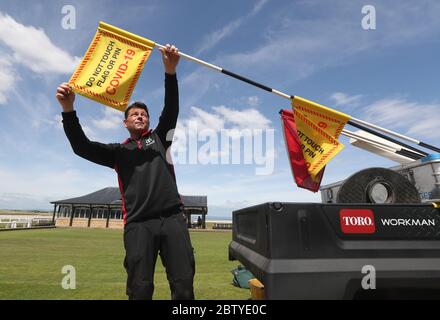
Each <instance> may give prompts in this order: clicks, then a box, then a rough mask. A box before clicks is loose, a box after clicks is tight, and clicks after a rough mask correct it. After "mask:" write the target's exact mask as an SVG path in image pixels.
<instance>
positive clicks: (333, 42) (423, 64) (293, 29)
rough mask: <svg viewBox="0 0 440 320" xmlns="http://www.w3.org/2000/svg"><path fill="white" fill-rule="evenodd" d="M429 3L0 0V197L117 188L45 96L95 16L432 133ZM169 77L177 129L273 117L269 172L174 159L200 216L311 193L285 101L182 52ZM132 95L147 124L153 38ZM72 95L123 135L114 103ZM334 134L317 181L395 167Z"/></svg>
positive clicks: (91, 118) (414, 131)
mask: <svg viewBox="0 0 440 320" xmlns="http://www.w3.org/2000/svg"><path fill="white" fill-rule="evenodd" d="M64 5H71V6H73V7H74V8H75V13H76V28H75V29H74V30H65V29H63V28H62V25H61V21H62V19H63V17H64V16H65V15H64V14H63V13H62V8H63V6H64ZM364 5H372V6H374V8H375V9H376V29H375V30H364V29H363V28H362V25H361V22H362V19H363V17H364V15H363V14H362V7H363V6H364ZM439 15H440V3H439V2H438V1H434V0H433V1H417V2H416V1H370V0H368V1H348V0H347V1H334V2H330V1H313V0H312V1H276V0H267V1H266V0H256V1H250V0H249V1H244V0H242V1H229V0H228V1H226V0H225V1H164V0H161V1H125V2H121V1H93V2H90V1H24V0H23V1H12V0H11V1H9V0H2V1H1V3H0V141H1V142H2V147H1V151H0V181H1V182H2V183H1V184H0V208H8V209H50V208H51V206H50V204H49V201H51V200H58V199H63V198H68V197H73V196H80V195H83V194H86V193H89V192H93V191H95V190H97V189H100V188H103V187H107V186H117V178H116V174H115V172H114V171H112V170H110V169H108V168H105V167H100V166H98V165H95V164H92V163H89V162H87V161H86V160H83V159H81V158H79V157H77V156H75V155H74V154H73V153H72V151H71V148H70V145H69V144H68V141H67V139H66V137H65V135H64V133H63V131H62V127H61V124H60V119H61V117H60V110H61V109H60V107H59V105H58V103H57V102H56V100H55V97H54V95H55V89H56V87H57V85H58V84H59V83H60V82H63V81H67V80H68V79H69V78H70V76H71V75H72V73H73V70H74V68H75V66H76V64H77V63H78V61H79V59H80V58H81V57H82V55H83V54H84V53H85V50H86V49H87V47H88V45H89V44H90V41H91V39H92V37H93V35H94V33H95V31H96V28H97V25H98V22H99V21H100V20H102V21H105V22H107V23H110V24H113V25H116V26H118V27H121V28H123V29H126V30H128V31H131V32H133V33H136V34H138V35H141V36H144V37H147V38H149V39H152V40H154V41H157V42H158V43H161V44H166V43H174V44H176V46H178V47H179V49H180V50H181V51H182V52H185V53H187V54H190V55H194V56H196V57H198V58H200V59H203V60H205V61H208V62H211V63H214V64H216V65H219V66H221V67H223V68H225V69H228V70H231V71H233V72H236V73H238V74H241V75H243V76H246V77H248V78H251V79H254V80H256V81H259V82H261V83H263V84H265V85H267V86H269V87H273V88H275V89H278V90H280V91H282V92H285V93H288V94H293V95H300V96H302V97H305V98H308V99H310V100H313V101H316V102H319V103H322V104H324V105H327V106H329V107H333V108H335V109H337V110H339V111H343V112H346V113H348V114H350V115H352V116H353V117H356V118H358V119H363V120H366V121H370V122H373V123H375V124H378V125H382V126H384V127H386V128H389V129H392V130H395V131H397V132H400V133H403V134H407V135H409V136H411V137H414V138H417V139H420V140H423V141H425V142H428V143H431V144H434V145H436V144H437V145H440V143H439V141H440V139H439V138H440V130H438V124H437V119H436V116H437V115H438V113H439V111H440V99H439V96H438V92H439V88H438V86H439V83H440V82H439V75H438V67H439V61H438V56H439V52H440V50H439V49H440V41H439V40H438V39H440V37H439V35H440V20H439V19H438V16H439ZM178 79H179V85H180V104H181V111H180V115H179V127H180V128H182V129H185V130H186V129H188V128H189V123H190V121H193V122H195V123H197V124H198V126H199V128H201V129H203V128H210V129H213V130H217V131H218V132H219V131H220V130H221V129H263V130H270V129H272V130H274V131H273V132H274V139H273V141H274V145H273V151H274V154H275V160H274V161H275V162H274V166H273V172H272V173H271V174H269V175H257V174H256V169H257V168H258V166H259V165H258V164H256V163H251V164H243V163H241V164H224V165H219V164H212V163H211V164H200V163H199V164H188V163H177V164H176V173H177V180H178V186H179V191H180V192H181V193H182V194H188V195H190V194H193V195H207V196H208V204H209V210H210V211H209V214H211V215H216V216H230V214H231V212H232V211H233V210H235V209H239V208H243V207H246V206H249V205H253V204H258V203H262V202H266V201H290V202H319V201H320V194H319V193H316V194H314V193H311V192H308V191H305V190H302V189H299V188H297V187H296V185H295V184H294V182H293V178H292V175H291V171H290V167H289V164H288V160H287V155H286V152H285V146H284V142H283V137H282V132H281V124H280V120H279V115H278V111H279V109H281V108H288V107H289V102H288V101H287V100H285V99H283V98H280V97H278V96H275V95H273V94H270V93H267V92H265V91H262V90H259V89H257V88H255V87H252V86H249V85H247V84H244V83H241V82H239V81H237V80H235V79H232V78H229V77H227V76H225V75H222V74H219V73H216V72H214V71H212V70H209V69H206V68H204V67H201V66H199V65H197V64H195V63H193V62H189V61H185V60H184V59H181V61H180V64H179V67H178ZM132 100H133V101H134V100H142V101H145V102H146V103H147V105H148V106H149V108H150V114H151V122H152V126H153V127H154V126H155V125H156V124H157V119H158V116H159V114H160V111H161V109H162V106H163V67H162V62H161V60H160V54H159V52H158V51H157V50H155V51H154V52H153V53H152V54H151V56H150V59H149V60H148V61H147V63H146V65H145V67H144V71H143V73H142V75H141V77H140V79H139V82H138V84H137V86H136V89H135V91H134V93H133V96H132ZM75 106H76V110H77V112H78V115H79V118H80V121H81V123H82V125H83V127H84V128H85V130H86V133H87V134H88V135H89V137H90V138H91V139H96V140H98V141H102V142H120V141H123V140H124V139H125V138H126V137H127V132H126V130H125V129H124V128H123V126H122V113H118V112H115V111H113V110H112V109H110V108H108V107H105V106H103V105H100V104H97V103H95V102H92V101H91V100H87V99H85V98H83V97H81V96H78V95H77V97H76V103H75ZM349 129H351V128H349ZM188 130H189V129H188ZM265 132H266V131H265ZM340 140H341V142H342V143H343V144H344V145H345V146H346V148H345V149H344V150H343V151H342V152H341V153H340V154H338V155H337V156H336V158H335V159H334V160H332V161H331V162H330V163H329V164H328V166H327V169H326V172H325V176H324V179H323V184H328V183H331V182H335V181H338V180H341V179H344V178H346V177H347V176H349V175H351V174H353V173H354V172H356V171H358V170H360V169H363V168H368V167H375V166H381V167H390V166H394V165H396V163H395V162H392V161H390V160H387V159H384V158H382V157H379V156H377V155H375V154H371V153H368V152H366V151H364V150H361V149H358V148H355V147H353V146H351V145H350V144H349V141H348V139H347V138H345V137H341V139H340ZM200 145H203V143H202V142H200ZM200 145H199V147H200ZM239 150H241V151H243V149H242V148H241V149H240V148H239ZM211 156H215V155H214V154H211Z"/></svg>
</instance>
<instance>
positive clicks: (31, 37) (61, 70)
mask: <svg viewBox="0 0 440 320" xmlns="http://www.w3.org/2000/svg"><path fill="white" fill-rule="evenodd" d="M0 41H1V42H3V43H4V44H5V45H6V46H7V47H8V48H9V49H10V50H12V58H13V60H14V62H15V63H19V64H22V65H24V66H26V67H28V68H29V69H31V70H32V71H34V72H36V73H42V74H43V73H55V74H66V73H71V72H73V70H74V69H75V67H76V65H77V64H78V63H79V61H80V58H78V57H72V56H71V55H70V54H69V53H68V52H66V51H64V50H63V49H60V48H58V47H57V46H56V45H54V44H53V43H52V41H51V40H50V39H49V37H48V36H47V35H46V33H45V32H44V30H43V29H37V28H35V27H33V26H25V25H23V24H20V23H18V22H17V21H15V20H14V18H12V17H10V16H9V15H5V14H3V13H1V12H0Z"/></svg>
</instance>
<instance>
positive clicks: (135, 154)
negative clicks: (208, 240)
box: [62, 74, 182, 223]
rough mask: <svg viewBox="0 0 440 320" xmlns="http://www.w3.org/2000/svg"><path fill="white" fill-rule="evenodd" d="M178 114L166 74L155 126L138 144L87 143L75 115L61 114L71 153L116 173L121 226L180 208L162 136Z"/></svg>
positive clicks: (173, 86)
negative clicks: (161, 105)
mask: <svg viewBox="0 0 440 320" xmlns="http://www.w3.org/2000/svg"><path fill="white" fill-rule="evenodd" d="M178 113H179V92H178V85H177V78H176V75H169V74H165V106H164V108H163V110H162V114H161V116H160V118H159V124H158V125H157V127H156V129H154V130H153V131H152V130H150V131H148V132H147V133H145V134H144V135H143V136H142V137H141V139H139V141H135V140H132V139H130V138H129V139H127V140H126V141H125V142H123V143H112V144H103V143H99V142H94V141H90V140H89V139H88V138H87V137H86V135H85V134H84V132H83V130H82V128H81V125H80V123H79V119H78V117H77V116H76V112H75V111H73V112H67V113H65V112H63V113H62V116H63V126H64V131H65V133H66V136H67V138H68V139H69V141H70V144H71V146H72V149H73V151H74V152H75V154H77V155H79V156H80V157H82V158H85V159H87V160H90V161H92V162H94V163H97V164H100V165H104V166H107V167H110V168H113V169H115V170H116V172H117V173H118V181H119V189H120V191H121V194H122V211H123V216H124V223H130V222H133V221H143V220H146V219H149V218H154V217H158V216H160V215H164V214H172V213H174V212H178V211H179V210H180V208H181V206H182V202H181V199H180V196H179V193H178V191H177V185H176V178H175V174H174V167H173V165H172V164H171V163H168V162H167V160H166V153H167V152H166V151H167V149H168V148H169V147H170V146H171V141H167V137H166V136H167V133H168V132H169V130H172V129H174V128H175V127H176V122H177V116H178ZM168 140H171V139H170V138H169V139H168ZM170 161H171V160H170Z"/></svg>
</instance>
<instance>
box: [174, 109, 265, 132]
mask: <svg viewBox="0 0 440 320" xmlns="http://www.w3.org/2000/svg"><path fill="white" fill-rule="evenodd" d="M212 110H213V111H214V112H212V113H211V112H208V111H205V110H202V109H200V108H197V107H194V106H193V107H191V111H192V115H190V117H189V118H187V119H183V120H180V121H179V123H178V127H179V128H180V129H188V128H191V126H190V125H189V124H190V122H193V123H197V130H198V131H201V130H205V129H207V130H214V131H216V132H219V131H220V130H223V129H237V130H245V129H249V130H252V129H269V127H270V124H271V121H270V120H269V119H268V118H266V117H265V116H264V115H263V114H262V113H261V112H260V111H258V110H256V109H246V110H235V109H232V108H228V107H225V106H218V107H212Z"/></svg>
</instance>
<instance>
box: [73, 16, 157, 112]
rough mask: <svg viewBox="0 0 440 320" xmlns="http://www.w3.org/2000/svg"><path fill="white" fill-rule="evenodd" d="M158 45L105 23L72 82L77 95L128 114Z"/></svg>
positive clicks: (100, 25)
mask: <svg viewBox="0 0 440 320" xmlns="http://www.w3.org/2000/svg"><path fill="white" fill-rule="evenodd" d="M154 46H155V43H154V42H153V41H151V40H148V39H146V38H142V37H139V36H137V35H135V34H133V33H130V32H127V31H124V30H122V29H119V28H116V27H114V26H111V25H109V24H106V23H104V22H100V23H99V27H98V30H97V31H96V34H95V37H94V38H93V41H92V43H91V44H90V46H89V49H88V50H87V52H86V54H85V55H84V57H83V59H82V61H81V63H80V64H79V65H78V67H77V68H76V70H75V72H74V73H73V75H72V78H71V79H70V80H69V84H70V86H71V87H72V89H73V91H75V92H77V93H79V94H81V95H83V96H85V97H87V98H90V99H92V100H95V101H97V102H100V103H103V104H105V105H107V106H110V107H112V108H115V109H118V110H120V111H124V110H125V107H126V106H127V104H128V101H129V99H130V96H131V94H132V92H133V89H134V87H135V85H136V82H137V80H138V78H139V76H140V74H141V72H142V69H143V68H144V64H145V62H146V61H147V59H148V57H149V55H150V53H151V51H152V50H153V48H154Z"/></svg>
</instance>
